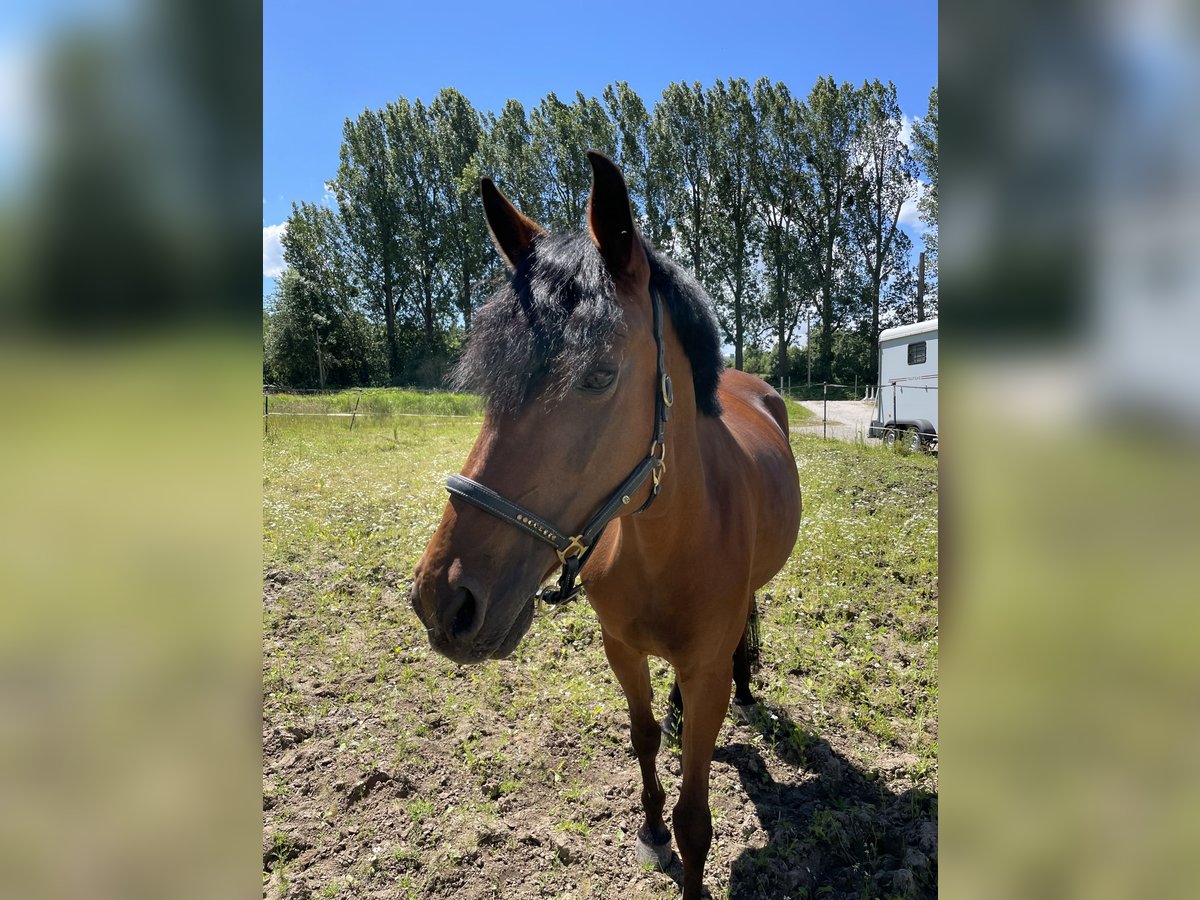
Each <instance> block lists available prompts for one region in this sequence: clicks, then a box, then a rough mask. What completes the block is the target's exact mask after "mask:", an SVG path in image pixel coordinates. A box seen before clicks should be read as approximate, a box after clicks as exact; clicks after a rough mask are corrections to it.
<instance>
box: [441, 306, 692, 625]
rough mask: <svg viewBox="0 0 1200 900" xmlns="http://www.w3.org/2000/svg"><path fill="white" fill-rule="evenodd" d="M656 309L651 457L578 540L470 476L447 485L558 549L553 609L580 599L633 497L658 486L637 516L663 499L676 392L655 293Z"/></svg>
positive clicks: (550, 599)
mask: <svg viewBox="0 0 1200 900" xmlns="http://www.w3.org/2000/svg"><path fill="white" fill-rule="evenodd" d="M650 305H651V307H652V308H653V311H654V343H655V345H656V348H657V352H658V372H657V377H656V379H655V391H654V395H655V396H654V437H653V439H652V441H651V443H650V452H649V454H647V456H646V458H645V459H643V460H642V461H641V462H640V463H638V464H637V466H635V467H634V469H633V471H632V472H630V473H629V477H628V478H626V479H625V480H624V481H623V482H622V483H621V485H620V486H619V487H618V488H617V489H616V491H614V492H613V494H612V496H610V497H609V498H608V501H607V502H606V503H605V504H604V505H603V506H602V507H600V509H599V510H597V512H596V513H595V515H593V516H592V517H591V518H590V519H588V521H587V523H586V524H585V525H584V526H583V529H582V530H581V531H580V532H579V533H578V534H575V535H568V534H566V533H565V532H563V531H560V530H559V529H558V528H556V527H555V526H554V525H552V524H551V523H550V522H547V521H546V520H545V519H543V518H542V517H541V516H538V515H537V514H535V513H532V512H530V511H529V510H528V509H526V508H525V507H523V506H521V505H520V504H519V503H514V502H513V501H511V500H509V499H507V498H505V497H503V496H501V495H500V494H498V493H496V492H495V491H493V490H492V489H491V488H489V487H487V486H486V485H483V484H480V483H479V482H478V481H475V480H474V479H473V478H467V477H466V476H465V475H451V476H450V477H449V478H447V479H446V490H447V491H449V492H450V494H451V495H452V496H455V497H460V498H461V499H463V500H465V501H467V502H468V503H470V504H471V505H473V506H475V507H478V508H479V509H482V510H483V511H484V512H486V513H490V514H491V515H493V516H495V517H496V518H498V519H500V520H501V521H504V522H507V523H508V524H510V525H513V526H515V527H517V528H520V529H521V530H522V531H524V532H526V533H527V534H530V535H532V536H533V537H535V538H537V539H539V540H541V541H545V542H546V543H547V544H549V545H550V546H552V547H553V548H554V550H555V552H556V553H557V554H558V559H559V562H561V563H562V573H561V575H560V576H559V579H558V587H557V588H545V589H543V590H541V591H539V592H538V596H539V597H541V599H542V600H543V601H544V602H546V603H548V604H551V605H553V604H558V603H566V602H567V601H569V600H574V599H575V598H576V597H578V596H579V586H578V585H577V584H576V578H577V577H578V575H579V570H580V569H581V568H583V564H584V563H585V562H587V560H588V557H590V556H591V554H592V550H594V549H595V547H596V542H597V541H598V540H599V539H600V535H601V534H602V533H603V532H604V528H605V526H607V525H608V523H609V522H611V521H612V520H613V519H614V518H616V516H617V514H618V513H619V512H620V511H621V509H623V508H624V507H625V506H627V505H628V504H629V503H630V502H631V500H632V498H633V495H634V494H636V493H637V491H638V490H639V489H640V488H641V487H642V485H644V484H645V483H646V480H647V479H651V480H652V484H651V487H650V495H649V496H648V497H647V498H646V502H645V503H643V504H642V505H641V507H640V508H639V509H638V510H637V512H638V513H641V512H644V511H645V510H647V509H649V507H650V504H651V503H653V502H654V499H655V498H656V497H657V496H658V492H659V489H660V487H661V483H662V477H663V475H664V473H665V472H666V469H667V463H666V455H667V449H666V426H667V419H668V418H669V416H670V410H671V405H672V404H673V403H674V402H675V398H674V393H673V391H672V388H671V377H670V376H669V375H668V374H667V371H666V357H665V352H664V348H663V336H662V331H663V327H662V304H661V302H660V301H659V299H658V296H657V294H654V293H651V298H650ZM635 514H636V513H635Z"/></svg>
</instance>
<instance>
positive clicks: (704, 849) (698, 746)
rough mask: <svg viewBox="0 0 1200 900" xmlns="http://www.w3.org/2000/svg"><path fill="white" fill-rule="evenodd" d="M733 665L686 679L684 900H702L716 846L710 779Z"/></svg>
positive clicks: (680, 806)
mask: <svg viewBox="0 0 1200 900" xmlns="http://www.w3.org/2000/svg"><path fill="white" fill-rule="evenodd" d="M732 680H733V666H732V660H731V659H729V658H728V657H727V658H726V660H725V662H724V664H723V665H720V664H718V665H716V666H714V667H711V668H708V669H706V670H705V671H703V672H695V671H689V672H687V673H686V674H683V675H681V676H680V679H679V683H680V687H681V689H682V693H683V705H684V708H685V709H686V710H687V715H686V716H685V717H684V720H683V780H682V784H681V785H680V788H679V802H678V803H677V804H675V810H674V812H673V814H672V820H673V824H674V826H675V840H676V841H677V842H678V843H679V855H680V857H682V859H683V900H699V898H700V889H701V887H702V886H703V884H704V862H705V860H706V859H707V858H708V848H709V846H710V845H711V844H712V814H711V813H710V812H709V808H708V773H709V767H710V765H711V763H712V754H713V746H714V745H715V744H716V742H717V734H718V732H720V730H721V722H722V721H724V719H725V711H726V709H727V708H728V706H729V686H730V683H731V682H732Z"/></svg>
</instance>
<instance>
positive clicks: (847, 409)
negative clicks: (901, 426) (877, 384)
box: [792, 400, 879, 443]
mask: <svg viewBox="0 0 1200 900" xmlns="http://www.w3.org/2000/svg"><path fill="white" fill-rule="evenodd" d="M800 405H801V406H804V407H806V408H808V409H810V410H812V411H813V412H814V413H816V415H817V418H816V419H810V420H809V424H807V425H793V426H792V431H794V432H796V433H797V434H818V435H819V434H821V433H822V427H821V417H822V415H823V414H824V409H825V404H824V403H823V402H822V401H820V400H801V401H800ZM874 413H875V401H873V400H830V401H829V407H828V417H829V421H828V428H827V430H826V431H825V434H827V435H828V436H829V437H831V438H836V439H838V440H841V441H857V440H860V439H861V440H865V441H867V442H868V443H873V442H877V441H878V440H879V438H868V437H867V432H868V431H869V430H870V427H871V419H872V418H873V417H874Z"/></svg>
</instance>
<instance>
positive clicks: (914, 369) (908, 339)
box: [870, 319, 938, 450]
mask: <svg viewBox="0 0 1200 900" xmlns="http://www.w3.org/2000/svg"><path fill="white" fill-rule="evenodd" d="M870 435H871V437H881V438H883V440H884V443H886V444H894V443H896V441H904V442H905V443H907V444H908V446H910V447H911V448H912V449H914V450H919V449H922V448H932V447H936V445H937V440H938V320H937V319H929V320H928V321H925V322H917V323H915V324H913V325H901V326H900V327H898V328H889V329H887V330H886V331H882V332H880V334H879V385H878V387H877V389H876V391H875V417H874V419H872V420H871V430H870Z"/></svg>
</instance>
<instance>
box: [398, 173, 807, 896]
mask: <svg viewBox="0 0 1200 900" xmlns="http://www.w3.org/2000/svg"><path fill="white" fill-rule="evenodd" d="M588 159H589V161H590V163H591V167H592V189H591V196H590V199H589V203H588V233H586V234H575V235H557V234H548V233H547V232H546V231H545V230H544V229H542V228H541V227H540V226H539V225H537V224H536V223H534V222H533V221H532V220H531V219H529V218H527V217H526V216H524V215H522V214H521V213H520V212H519V211H517V209H516V208H514V207H513V205H512V204H511V203H510V202H509V201H508V199H507V198H506V197H505V196H504V195H503V194H502V193H501V192H500V191H499V190H498V189H497V188H496V187H495V186H494V185H493V184H492V182H491V181H490V180H489V179H486V178H485V179H483V180H482V182H481V188H480V190H481V194H482V197H483V206H484V215H485V218H486V220H487V225H488V228H489V230H490V232H491V236H492V240H493V242H494V243H495V245H496V248H497V250H498V251H499V252H500V255H501V256H502V257H503V258H504V260H505V261H506V262H507V264H508V266H509V268H510V269H511V277H510V279H509V280H508V282H507V284H505V285H504V286H503V287H501V288H500V289H499V290H498V291H497V292H496V293H495V294H494V295H493V296H492V297H491V298H490V299H489V300H488V301H487V302H486V303H485V304H484V305H483V306H481V307H480V309H479V310H478V312H477V313H476V316H475V320H474V323H473V326H472V329H471V336H470V340H469V342H468V345H467V347H466V348H465V349H464V352H463V355H462V357H461V359H460V362H459V363H458V365H457V369H456V374H455V379H456V382H457V384H458V385H459V386H460V387H461V388H465V389H472V390H475V391H478V392H479V393H480V394H482V395H483V397H484V398H485V399H486V410H485V416H484V421H483V426H482V429H481V431H480V434H479V437H478V439H477V440H476V441H475V445H474V446H473V447H472V449H471V452H470V454H469V455H468V457H467V461H466V465H465V466H464V467H463V470H462V473H461V474H460V475H455V476H451V478H450V479H449V481H448V482H447V489H448V490H449V492H450V500H449V502H448V503H447V505H446V509H445V511H444V513H443V515H442V520H441V523H440V524H439V525H438V528H437V531H436V532H435V533H434V535H433V538H432V539H431V540H430V542H429V545H428V547H426V549H425V552H424V554H423V555H422V557H421V560H420V562H419V563H418V564H417V568H416V571H415V573H414V576H413V586H412V592H411V601H412V605H413V608H414V609H415V611H416V613H417V615H418V617H419V618H420V620H421V622H422V623H423V624H424V625H425V627H426V629H427V630H428V635H429V641H430V644H431V646H432V647H433V648H434V649H435V650H437V651H438V652H440V653H442V654H444V655H445V656H447V657H449V658H450V659H452V660H454V661H456V662H458V663H475V662H480V661H483V660H486V659H489V658H493V659H499V658H503V657H506V656H508V655H510V654H511V653H512V652H513V650H514V649H515V648H516V646H517V644H518V643H519V642H520V640H521V638H522V637H523V636H524V634H525V633H526V631H527V630H528V629H529V626H530V624H531V622H532V620H533V615H534V608H535V592H536V591H537V589H538V587H539V586H540V585H542V584H543V583H545V582H546V581H547V579H548V578H549V577H550V576H551V575H552V574H553V573H554V572H555V571H558V570H560V569H561V575H560V579H559V584H558V587H557V588H555V589H550V590H544V591H543V592H542V594H541V596H542V597H543V599H545V600H546V601H547V602H562V601H564V600H568V599H571V598H572V597H573V596H574V595H575V594H576V593H577V591H578V588H577V587H576V585H575V580H576V577H577V576H578V577H582V580H583V585H584V587H585V588H586V593H587V599H588V602H589V603H590V604H591V605H592V607H593V609H594V610H595V612H596V617H597V619H598V620H599V622H600V628H601V633H602V635H603V641H604V651H605V654H606V655H607V657H608V661H609V664H610V665H611V666H612V670H613V672H614V674H615V675H616V677H617V680H618V681H619V682H620V684H621V688H622V689H623V691H624V693H625V697H626V699H627V702H628V705H629V719H630V736H631V742H632V744H633V750H634V753H635V754H636V756H637V759H638V763H639V765H640V768H641V775H642V796H641V799H642V807H643V809H644V811H645V821H644V823H643V824H642V826H641V828H640V829H639V830H638V837H637V853H638V858H639V859H640V860H642V861H643V862H653V863H655V864H657V865H658V866H659V867H660V868H662V867H665V866H666V865H667V863H668V861H669V860H670V858H671V832H670V831H669V830H668V829H667V826H666V823H665V822H664V820H663V805H664V803H665V800H666V796H665V792H664V790H663V787H662V784H661V782H660V781H659V779H658V774H657V772H656V770H655V757H656V756H657V754H658V749H659V744H660V739H661V732H662V730H663V729H660V725H659V723H658V721H657V720H656V719H655V717H654V714H653V711H652V708H651V703H652V699H653V698H652V690H651V684H650V672H649V667H648V665H647V656H648V655H650V654H653V655H654V656H657V657H660V658H662V659H665V660H666V661H667V662H669V663H670V664H671V666H672V667H673V668H674V670H675V679H676V680H675V687H674V688H673V690H672V697H673V701H674V702H672V704H671V713H670V714H669V715H668V718H670V717H671V716H674V715H678V714H679V713H680V712H681V711H682V712H685V713H686V714H685V715H683V717H682V722H683V724H682V742H681V743H682V751H683V768H682V783H681V785H680V791H679V801H678V803H677V804H676V805H675V807H674V811H673V825H674V831H675V839H676V841H677V842H678V845H679V853H680V857H681V858H682V862H683V897H684V900H697V898H699V897H700V891H701V886H702V883H703V878H704V863H705V859H706V858H707V856H708V850H709V847H710V845H711V842H712V816H711V813H710V811H709V806H708V781H709V766H710V763H711V761H712V753H713V747H714V744H715V742H716V739H717V733H718V731H719V730H720V727H721V723H722V721H723V720H724V717H725V713H726V711H727V709H728V708H729V703H730V696H729V695H730V686H731V683H733V682H734V681H736V682H737V689H736V692H735V702H736V703H739V704H748V703H753V702H754V698H753V694H752V693H751V691H750V666H749V661H748V655H749V654H748V648H747V640H746V635H747V631H748V628H747V624H748V618H749V616H750V612H751V609H752V604H753V596H754V591H755V590H756V589H758V588H759V587H761V586H762V585H764V584H765V583H766V582H767V581H768V580H769V579H770V578H771V577H772V576H774V575H775V573H776V572H778V571H779V570H780V569H781V568H782V567H783V565H784V563H785V562H786V560H787V559H788V556H789V555H790V554H791V551H792V548H793V546H794V544H795V541H796V535H797V533H798V530H799V527H800V512H801V500H800V486H799V481H798V477H797V471H796V462H795V459H794V458H793V455H792V450H791V446H790V444H789V442H788V419H787V408H786V406H785V404H784V402H783V399H782V398H781V397H780V396H779V395H778V394H777V393H776V392H775V391H774V390H772V389H771V387H770V386H768V385H767V384H766V383H764V382H763V381H761V380H760V379H758V378H754V377H752V376H750V375H747V374H744V373H742V372H738V371H725V370H723V364H722V360H721V356H720V338H719V333H718V331H717V325H716V321H715V319H714V317H713V314H712V311H711V309H710V305H709V302H708V300H707V298H706V296H705V294H704V292H703V290H702V289H701V288H700V287H699V285H698V284H697V283H696V282H695V281H694V280H693V279H692V278H691V277H690V276H688V275H687V274H686V273H685V272H684V271H683V270H682V269H680V268H679V267H677V266H676V265H674V264H673V263H672V262H670V261H669V260H667V259H666V258H664V257H662V256H660V255H659V254H658V253H656V252H655V251H654V250H653V249H651V248H650V247H648V246H647V245H646V244H645V243H644V242H643V241H642V239H641V237H640V236H639V234H638V231H637V229H636V227H635V226H634V221H633V215H632V211H631V208H630V203H629V194H628V191H627V189H626V187H625V181H624V179H623V178H622V176H621V173H620V171H619V169H618V168H617V167H616V165H614V164H613V163H612V162H611V161H610V160H609V159H607V158H606V157H604V156H603V155H601V154H599V153H595V152H589V154H588ZM580 523H582V524H580ZM559 525H562V526H566V527H569V528H575V527H578V530H577V531H575V530H569V531H561V530H560V529H559V527H558V526H559ZM680 702H681V705H680ZM664 726H665V721H664Z"/></svg>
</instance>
